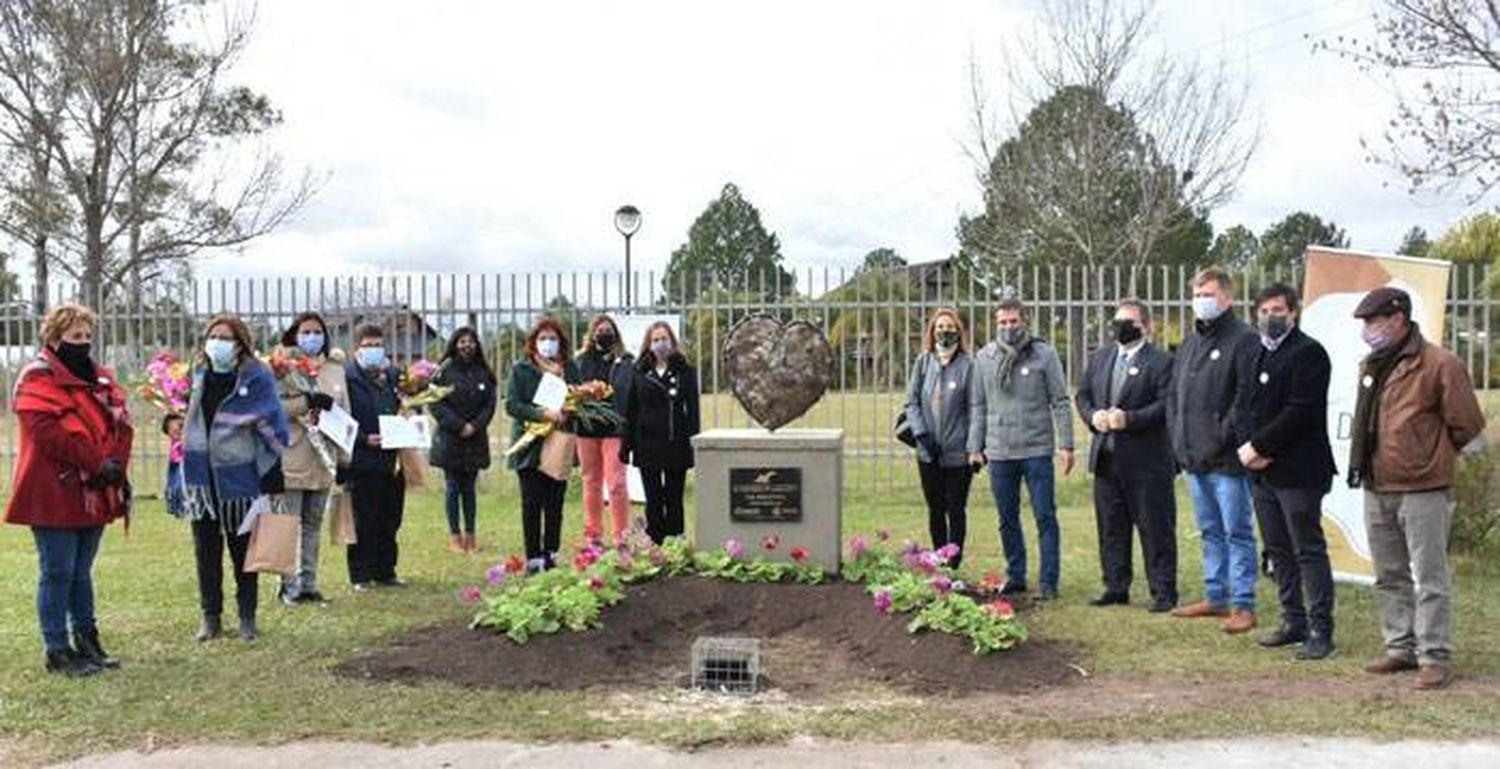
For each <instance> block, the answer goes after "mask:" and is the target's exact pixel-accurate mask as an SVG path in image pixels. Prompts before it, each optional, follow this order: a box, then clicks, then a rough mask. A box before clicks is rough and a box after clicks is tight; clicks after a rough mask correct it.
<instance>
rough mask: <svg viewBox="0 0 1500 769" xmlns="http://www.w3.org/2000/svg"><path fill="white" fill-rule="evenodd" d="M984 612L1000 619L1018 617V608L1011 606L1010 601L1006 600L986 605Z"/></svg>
mask: <svg viewBox="0 0 1500 769" xmlns="http://www.w3.org/2000/svg"><path fill="white" fill-rule="evenodd" d="M984 610H985V611H987V612H989V613H990V614H993V615H994V616H996V617H998V618H1000V619H1010V618H1011V617H1014V616H1016V608H1015V607H1014V606H1011V605H1010V601H1007V600H1005V599H1004V598H996V599H995V600H993V601H991V602H989V603H987V604H985V605H984Z"/></svg>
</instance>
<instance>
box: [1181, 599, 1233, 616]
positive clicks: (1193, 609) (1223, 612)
mask: <svg viewBox="0 0 1500 769" xmlns="http://www.w3.org/2000/svg"><path fill="white" fill-rule="evenodd" d="M1172 616H1174V617H1186V618H1193V617H1228V616H1229V609H1228V608H1226V607H1224V606H1217V605H1215V604H1211V603H1209V602H1208V601H1199V602H1197V603H1190V604H1188V605H1186V606H1179V607H1177V608H1176V609H1173V610H1172Z"/></svg>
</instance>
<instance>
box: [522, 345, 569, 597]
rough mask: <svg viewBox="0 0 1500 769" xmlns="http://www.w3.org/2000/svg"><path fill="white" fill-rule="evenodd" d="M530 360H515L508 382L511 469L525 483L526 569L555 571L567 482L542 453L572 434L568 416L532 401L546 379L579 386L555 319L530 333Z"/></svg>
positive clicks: (523, 520) (523, 530)
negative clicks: (545, 465)
mask: <svg viewBox="0 0 1500 769" xmlns="http://www.w3.org/2000/svg"><path fill="white" fill-rule="evenodd" d="M525 349H526V354H525V357H523V358H521V359H520V360H518V361H516V362H515V363H514V364H512V366H511V368H510V376H509V377H507V378H506V390H505V413H507V414H509V415H510V416H511V419H512V420H514V421H513V423H512V426H511V436H510V438H511V450H510V451H507V452H506V465H507V466H508V467H510V468H511V469H512V470H515V471H516V476H517V478H518V479H519V480H520V484H521V531H522V537H523V539H524V540H525V549H526V559H527V567H528V568H529V569H531V570H545V569H550V568H552V566H553V564H554V561H555V559H556V555H557V551H558V549H559V548H560V547H561V546H562V507H563V495H564V494H565V493H566V492H567V489H568V482H567V481H566V480H558V479H556V478H554V477H552V476H551V475H548V474H547V473H545V472H543V470H542V468H541V459H542V448H543V446H544V444H545V440H546V438H547V437H548V436H549V435H550V434H551V433H552V432H553V431H556V430H567V429H568V428H567V426H568V422H569V415H568V413H567V409H566V407H564V408H562V409H554V408H543V407H542V406H538V405H537V404H536V403H534V402H533V399H534V398H535V397H536V392H537V388H538V387H540V386H541V384H542V379H543V376H545V375H547V374H550V375H552V376H555V377H560V378H562V380H563V381H564V382H566V383H568V384H570V385H576V384H578V383H579V381H580V376H579V372H578V366H577V365H576V364H574V362H573V361H572V359H571V356H570V355H569V354H568V336H567V333H566V332H564V331H563V327H562V326H561V325H560V324H559V323H558V322H557V321H556V320H555V319H553V318H551V317H547V316H544V317H542V318H541V319H540V320H538V321H537V322H536V325H534V326H532V328H531V331H530V332H529V333H527V334H526V347H525Z"/></svg>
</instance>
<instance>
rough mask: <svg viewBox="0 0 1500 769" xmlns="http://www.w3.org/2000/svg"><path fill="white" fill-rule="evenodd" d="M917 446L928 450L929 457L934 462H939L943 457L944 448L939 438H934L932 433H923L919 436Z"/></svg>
mask: <svg viewBox="0 0 1500 769" xmlns="http://www.w3.org/2000/svg"><path fill="white" fill-rule="evenodd" d="M917 445H919V446H921V447H922V448H924V449H926V450H927V456H929V457H931V458H932V461H934V462H936V461H938V460H939V459H941V458H942V456H943V447H942V445H941V444H939V443H938V441H937V438H934V437H933V436H932V433H922V434H921V435H918V436H917Z"/></svg>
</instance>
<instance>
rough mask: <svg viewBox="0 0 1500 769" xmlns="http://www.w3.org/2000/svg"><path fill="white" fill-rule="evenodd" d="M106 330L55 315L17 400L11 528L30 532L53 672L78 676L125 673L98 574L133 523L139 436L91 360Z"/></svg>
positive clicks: (68, 311) (60, 311)
mask: <svg viewBox="0 0 1500 769" xmlns="http://www.w3.org/2000/svg"><path fill="white" fill-rule="evenodd" d="M98 324H99V318H98V316H97V315H95V314H94V313H93V311H92V310H89V309H88V308H86V307H83V306H80V305H77V304H63V305H59V306H57V307H54V308H53V309H52V311H51V312H49V313H47V317H46V318H44V319H43V320H42V343H43V345H44V347H43V348H42V351H41V354H40V355H38V356H37V359H36V360H34V361H32V362H31V363H29V364H27V366H26V367H25V368H24V369H22V370H21V374H20V376H19V377H17V379H16V390H15V397H14V398H13V402H14V405H15V409H16V416H17V418H18V419H19V420H20V425H21V445H20V455H19V457H18V459H17V460H16V476H15V482H14V484H12V486H11V494H10V505H9V506H8V507H7V508H6V510H5V521H6V522H7V523H14V524H17V525H21V526H30V527H31V533H32V537H33V539H35V540H36V551H37V556H38V558H39V560H40V561H41V569H40V571H41V578H40V580H39V581H38V585H37V596H36V610H37V615H38V618H39V619H40V621H41V626H42V641H43V643H44V644H45V645H46V648H47V670H49V671H53V672H57V673H63V674H65V675H69V676H84V675H93V674H94V673H98V672H99V671H100V670H102V669H104V668H113V667H118V666H119V663H118V662H117V661H116V660H115V659H114V658H112V657H110V656H109V655H108V654H106V653H105V652H104V649H103V648H101V647H100V646H99V630H98V628H97V626H96V625H95V624H94V583H93V576H92V571H93V567H94V556H95V555H96V554H97V553H98V552H99V540H100V538H101V537H102V535H103V534H104V526H105V525H106V524H108V523H109V522H110V521H112V520H114V519H116V518H120V517H123V516H126V515H128V514H129V513H130V482H129V480H128V479H127V477H126V468H127V467H128V465H129V462H130V443H131V440H132V438H133V437H134V431H133V429H132V427H131V425H130V417H129V415H128V414H127V413H126V411H125V393H124V391H123V390H122V389H121V388H120V385H119V383H118V382H116V381H115V377H114V374H113V373H111V372H110V371H109V369H106V368H104V367H103V366H99V365H97V364H95V363H94V360H93V358H92V357H91V356H90V350H91V345H92V342H93V338H94V329H95V328H96V327H97V326H98ZM70 624H71V625H72V638H71V642H70V639H69V633H68V630H69V625H70Z"/></svg>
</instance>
